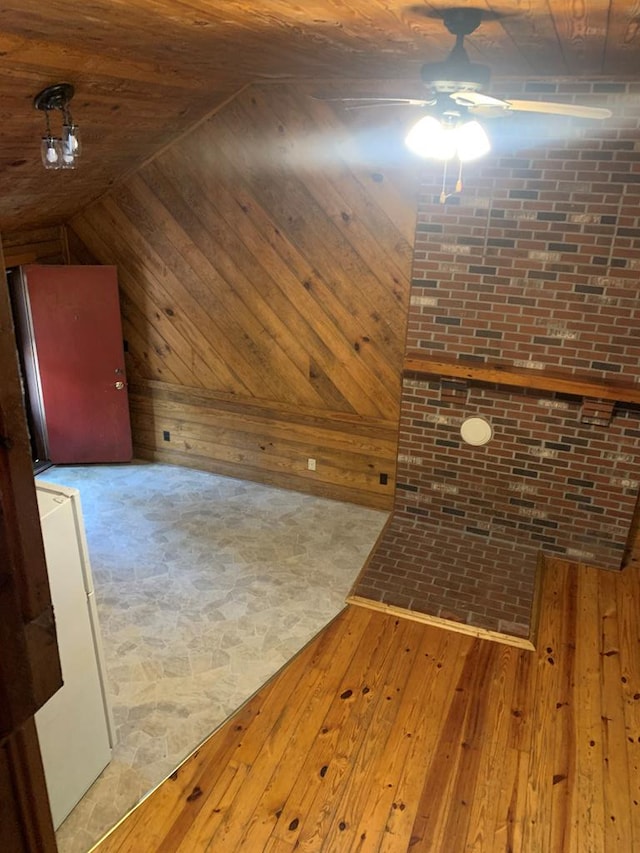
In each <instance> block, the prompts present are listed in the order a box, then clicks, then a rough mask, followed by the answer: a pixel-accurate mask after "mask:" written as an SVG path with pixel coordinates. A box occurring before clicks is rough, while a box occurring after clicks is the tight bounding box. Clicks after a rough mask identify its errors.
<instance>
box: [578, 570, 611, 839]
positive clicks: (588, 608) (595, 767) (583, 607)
mask: <svg viewBox="0 0 640 853" xmlns="http://www.w3.org/2000/svg"><path fill="white" fill-rule="evenodd" d="M598 574H599V573H598V571H597V570H595V569H592V570H591V571H589V570H585V571H583V572H581V573H580V579H579V588H578V602H577V613H578V630H579V635H578V637H577V642H576V654H575V697H574V712H575V719H576V779H575V798H576V809H577V812H576V824H577V831H576V833H575V845H574V846H575V849H576V850H578V851H580V850H603V849H604V823H605V816H604V799H603V796H602V781H601V775H602V764H603V760H604V756H603V741H602V738H601V737H600V728H601V726H602V704H601V693H600V677H599V672H600V642H599V636H598V632H597V631H594V630H593V626H594V625H596V624H597V621H598Z"/></svg>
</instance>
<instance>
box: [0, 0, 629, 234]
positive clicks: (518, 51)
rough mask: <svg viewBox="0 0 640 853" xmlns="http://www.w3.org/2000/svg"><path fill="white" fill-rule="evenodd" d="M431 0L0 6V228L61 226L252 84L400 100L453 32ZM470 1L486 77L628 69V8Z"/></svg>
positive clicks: (612, 3) (472, 46)
mask: <svg viewBox="0 0 640 853" xmlns="http://www.w3.org/2000/svg"><path fill="white" fill-rule="evenodd" d="M449 5H452V4H450V3H446V2H440V3H438V2H436V3H419V4H411V3H407V2H403V0H350V2H348V3H346V2H339V1H338V0H314V2H311V3H304V4H302V3H299V4H296V3H291V2H285V0H253V2H246V0H224V2H222V0H188V2H186V0H89V2H86V3H83V4H74V3H69V2H62V0H49V2H47V3H46V4H43V3H42V0H9V2H7V3H4V4H3V6H2V9H1V10H0V104H1V116H2V122H1V124H0V230H17V229H19V228H25V227H36V226H43V225H49V224H54V223H60V222H64V221H66V220H67V219H68V218H69V217H70V216H72V215H73V214H74V213H77V212H78V211H79V210H81V209H82V208H83V207H84V206H86V205H87V204H88V203H89V202H91V201H92V200H94V199H95V198H97V197H99V196H100V195H102V194H103V193H104V192H105V191H106V190H107V189H108V188H109V187H110V186H111V185H112V184H113V183H114V182H115V181H117V180H118V179H119V178H121V177H122V176H123V175H125V174H130V173H131V172H132V171H133V170H135V169H136V168H137V167H138V166H139V165H140V164H141V163H143V162H144V161H145V160H146V159H148V158H149V157H150V156H152V155H153V154H154V153H155V152H156V151H158V150H159V149H161V148H162V147H163V146H165V145H167V144H168V143H170V142H171V141H173V140H175V139H176V138H177V137H179V136H180V135H181V134H182V133H183V132H185V131H186V130H187V129H188V128H190V127H191V126H193V125H194V123H196V122H197V121H198V120H199V119H201V118H202V117H204V116H205V115H207V114H209V113H211V112H212V111H214V110H215V109H216V108H218V107H220V106H221V105H222V104H224V103H225V102H226V101H227V100H228V99H229V98H231V97H233V96H234V94H236V93H237V92H238V91H239V90H241V89H242V88H243V87H244V86H245V85H247V84H248V83H251V82H254V81H263V82H264V81H269V80H283V79H305V80H316V81H322V80H328V81H333V86H334V90H335V87H336V86H337V87H338V89H339V90H340V93H341V94H344V95H347V94H348V93H349V91H350V81H356V80H373V79H379V80H384V81H392V83H391V84H390V85H391V86H392V87H393V85H394V83H393V81H396V82H395V85H396V86H398V87H399V88H398V89H397V90H396V94H405V93H406V92H407V88H406V86H407V84H404V85H403V84H402V81H403V80H405V81H411V85H416V84H417V81H418V79H419V69H420V66H421V64H422V63H423V62H425V61H437V60H440V59H444V58H445V56H446V55H447V54H448V52H449V50H450V48H451V46H452V43H453V39H452V37H451V36H450V35H449V34H448V33H447V32H446V31H445V30H444V28H443V24H442V21H441V20H440V17H439V14H438V13H439V12H441V11H442V10H443V9H444V8H446V7H447V6H449ZM455 5H458V6H473V7H476V8H482V9H483V10H484V11H485V12H486V13H487V16H486V18H487V19H486V20H485V21H484V23H483V24H482V26H481V28H480V30H478V31H477V32H476V33H475V34H473V35H472V36H471V37H470V38H469V39H468V48H469V54H470V56H471V58H472V59H473V60H476V61H484V62H487V63H489V64H491V65H492V67H493V71H494V76H495V77H500V76H502V77H514V76H517V77H523V76H527V77H540V76H542V77H544V76H547V75H554V76H570V77H581V76H582V77H585V76H588V77H601V76H607V77H610V76H616V77H627V78H629V77H631V78H633V77H634V76H637V74H638V71H637V67H638V66H637V52H638V45H639V43H640V13H639V11H638V4H637V3H636V2H635V0H634V2H631V0H583V2H579V3H578V2H575V0H562V2H555V0H554V2H553V4H552V3H550V2H548V0H529V2H527V3H522V2H503V3H500V4H493V3H489V2H482V0H473V2H471V3H463V2H461V0H457V3H456V4H455ZM62 80H66V81H69V82H71V83H73V84H74V86H75V87H76V97H75V99H74V101H73V113H74V118H75V120H76V121H77V123H78V124H79V125H80V126H81V129H82V134H83V139H84V142H85V150H84V153H83V156H82V163H81V166H80V168H78V169H77V170H75V171H73V172H45V171H44V170H43V169H42V167H41V166H40V163H39V150H38V149H39V140H40V137H41V135H42V133H43V129H44V121H43V117H42V115H41V114H39V113H38V112H36V110H34V109H33V106H32V101H33V97H34V95H36V94H37V92H38V91H40V90H41V89H42V88H43V87H45V86H47V85H49V84H51V83H55V82H59V81H62Z"/></svg>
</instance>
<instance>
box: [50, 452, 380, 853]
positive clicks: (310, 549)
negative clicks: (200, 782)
mask: <svg viewBox="0 0 640 853" xmlns="http://www.w3.org/2000/svg"><path fill="white" fill-rule="evenodd" d="M40 477H41V479H43V480H46V481H49V482H54V483H58V484H62V485H67V486H74V487H76V488H78V489H79V490H80V495H81V501H82V506H83V510H84V516H85V526H86V531H87V540H88V544H89V552H90V557H91V563H92V568H93V575H94V584H95V589H96V598H97V604H98V612H99V616H100V622H101V629H102V634H103V642H104V647H105V655H106V665H107V674H108V680H109V685H110V690H111V700H112V704H113V712H114V717H115V722H116V727H117V737H118V744H117V746H116V748H115V751H114V755H113V760H112V762H111V764H110V765H109V766H108V767H107V768H106V769H105V771H104V772H103V773H102V775H101V776H100V777H99V778H98V780H97V781H96V782H95V783H94V785H93V786H92V787H91V789H90V790H89V791H88V792H87V794H86V796H85V797H84V798H83V799H82V800H81V802H80V803H79V804H78V806H77V807H76V808H75V809H74V810H73V812H72V813H71V814H70V815H69V817H68V818H67V819H66V821H65V822H64V823H63V824H62V826H61V827H60V829H59V830H58V845H59V849H60V851H61V853H85V851H86V850H88V848H89V847H91V846H92V844H93V843H94V842H95V841H96V840H98V839H99V838H100V837H101V836H102V835H103V834H104V832H105V831H106V830H108V829H109V828H110V827H111V826H112V825H113V824H114V823H115V822H116V821H117V820H118V819H119V818H120V817H121V816H122V815H123V814H124V813H125V812H126V811H127V810H128V809H129V808H130V807H131V806H133V805H134V804H135V803H136V802H137V801H138V799H139V798H140V797H141V796H142V795H143V794H145V793H146V792H147V791H148V790H149V789H150V788H151V787H153V786H155V785H156V784H157V783H159V782H160V781H161V780H162V779H163V778H164V777H165V776H166V775H168V773H170V772H171V771H172V770H173V769H174V767H175V766H176V765H177V764H178V763H179V762H180V761H181V760H182V759H183V758H184V757H185V756H186V755H187V754H188V753H189V752H191V751H192V750H193V749H194V748H195V747H196V746H197V745H198V743H200V741H201V740H203V739H204V738H205V737H206V736H207V735H208V734H209V733H210V732H211V731H212V730H213V729H214V728H215V727H216V726H218V725H219V724H220V723H221V722H223V720H225V719H226V717H228V716H229V714H230V713H231V712H232V711H234V710H235V709H236V708H237V707H238V706H239V705H240V704H241V703H242V702H243V701H244V700H245V699H247V698H248V697H249V696H250V695H251V694H252V693H253V692H254V691H255V690H257V688H258V687H259V686H260V685H261V684H263V683H264V682H265V681H266V680H267V679H268V678H269V677H270V676H271V675H272V674H273V673H274V672H276V671H277V670H278V669H279V668H280V667H281V666H282V665H283V664H284V663H286V661H287V660H289V659H290V658H291V657H292V655H293V654H294V653H295V652H296V651H298V649H300V648H301V647H302V646H303V645H304V644H305V643H306V642H307V641H308V640H310V639H311V638H312V637H313V636H314V635H315V634H316V633H317V632H318V631H319V630H320V629H321V628H322V627H323V626H324V625H325V624H326V623H327V622H328V621H329V620H330V619H331V618H332V617H333V616H334V615H335V614H336V613H337V612H338V611H339V610H340V609H341V607H342V606H343V604H344V598H345V595H346V594H347V592H348V591H349V588H350V586H351V584H352V583H353V581H354V579H355V577H356V575H357V574H358V572H359V570H360V568H361V566H362V564H363V563H364V561H365V559H366V557H367V554H368V553H369V551H370V549H371V548H372V546H373V544H374V542H375V540H376V538H377V536H378V534H379V532H380V530H381V529H382V526H383V524H384V522H385V520H386V518H387V514H386V513H384V512H380V511H377V510H371V509H365V508H363V507H358V506H354V505H352V504H346V503H340V502H337V501H331V500H327V499H323V498H317V497H312V496H309V495H303V494H299V493H297V492H289V491H285V490H282V489H275V488H270V487H267V486H261V485H258V484H256V483H249V482H245V481H240V480H234V479H231V478H228V477H219V476H216V475H214V474H209V473H206V472H202V471H194V470H190V469H185V468H179V467H176V466H169V465H158V464H150V463H133V464H132V465H93V466H78V467H71V466H65V467H57V468H50V469H48V470H47V471H45V472H43V473H42V474H41V475H40Z"/></svg>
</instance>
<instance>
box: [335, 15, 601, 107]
mask: <svg viewBox="0 0 640 853" xmlns="http://www.w3.org/2000/svg"><path fill="white" fill-rule="evenodd" d="M482 18H483V12H482V10H481V9H473V8H466V7H464V8H460V7H457V8H452V9H445V10H443V12H442V19H443V22H444V25H445V27H446V28H447V30H448V31H449V32H450V33H451V34H452V35H454V36H455V37H456V43H455V45H454V47H453V50H452V51H451V53H450V54H449V56H448V57H447V59H445V60H444V61H443V62H428V63H426V64H425V65H423V66H422V70H421V77H422V81H423V83H424V84H425V85H426V87H427V91H428V97H426V98H424V99H420V98H339V99H336V100H340V101H342V102H344V103H346V104H347V108H348V109H359V108H363V107H375V106H381V105H387V106H416V107H425V108H432V109H431V113H432V114H433V115H435V116H436V117H437V118H438V119H439V120H440V121H444V122H445V123H446V122H448V123H456V122H459V121H460V120H461V119H467V118H469V117H472V118H497V117H500V116H504V115H506V114H508V113H511V112H533V113H546V114H548V115H559V116H571V117H575V118H587V119H605V118H609V117H610V116H611V111H610V110H608V109H605V108H602V107H589V106H581V105H578V104H563V103H556V102H554V101H527V100H513V99H511V98H509V99H507V100H504V99H502V98H495V97H493V96H491V95H486V94H484V92H483V91H482V90H483V89H484V88H486V87H487V86H488V84H489V80H490V78H491V69H490V68H489V67H488V66H487V65H480V64H479V63H476V62H471V61H470V60H469V57H468V55H467V52H466V50H465V47H464V38H465V36H468V35H470V34H471V33H473V32H475V30H477V29H478V27H479V26H480V24H481V23H482Z"/></svg>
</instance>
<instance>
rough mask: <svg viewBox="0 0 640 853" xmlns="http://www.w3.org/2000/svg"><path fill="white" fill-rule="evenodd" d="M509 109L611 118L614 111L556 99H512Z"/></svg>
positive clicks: (575, 116)
mask: <svg viewBox="0 0 640 853" xmlns="http://www.w3.org/2000/svg"><path fill="white" fill-rule="evenodd" d="M505 103H506V104H507V105H508V109H509V110H517V111H518V112H528V113H546V114H548V115H557V116H573V117H574V118H594V119H605V118H610V117H611V116H612V115H613V113H612V112H611V110H608V109H605V108H604V107H585V106H581V105H580V104H557V103H555V102H554V101H512V100H508V101H506V102H505Z"/></svg>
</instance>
